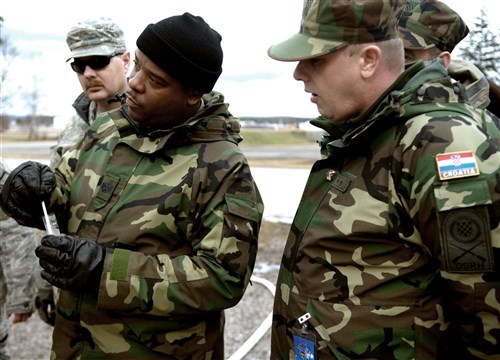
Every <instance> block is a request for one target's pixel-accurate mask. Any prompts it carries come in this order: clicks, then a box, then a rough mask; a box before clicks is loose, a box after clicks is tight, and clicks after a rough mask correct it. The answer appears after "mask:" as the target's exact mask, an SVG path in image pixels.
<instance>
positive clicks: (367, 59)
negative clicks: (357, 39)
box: [359, 45, 382, 79]
mask: <svg viewBox="0 0 500 360" xmlns="http://www.w3.org/2000/svg"><path fill="white" fill-rule="evenodd" d="M381 57H382V51H381V50H380V48H379V47H378V46H376V45H368V46H365V47H364V48H363V49H362V50H361V53H360V57H359V61H360V69H361V76H362V77H363V78H365V79H366V78H370V77H372V76H373V74H374V73H375V72H376V70H377V68H378V67H379V65H380V61H381Z"/></svg>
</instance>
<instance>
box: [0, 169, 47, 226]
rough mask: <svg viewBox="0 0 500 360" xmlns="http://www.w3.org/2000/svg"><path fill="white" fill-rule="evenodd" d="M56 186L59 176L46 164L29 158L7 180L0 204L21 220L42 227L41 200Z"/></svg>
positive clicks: (8, 213)
mask: <svg viewBox="0 0 500 360" xmlns="http://www.w3.org/2000/svg"><path fill="white" fill-rule="evenodd" d="M55 187H56V177H55V175H54V173H53V172H52V170H51V169H50V168H49V167H48V166H47V165H44V164H41V163H38V162H35V161H27V162H24V163H22V164H21V165H19V166H18V167H17V168H15V169H14V170H13V171H12V172H11V173H10V174H9V176H8V177H7V180H5V183H4V185H3V188H2V197H1V202H0V205H1V206H2V209H3V211H4V212H5V213H6V214H7V215H8V216H10V217H12V218H14V219H15V220H16V221H17V222H18V223H19V224H21V225H25V226H31V227H37V228H39V229H43V228H44V225H43V221H42V215H43V214H42V207H41V203H42V201H45V200H48V199H49V198H50V194H51V193H52V191H54V188H55Z"/></svg>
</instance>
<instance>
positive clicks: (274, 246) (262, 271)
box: [9, 222, 290, 360]
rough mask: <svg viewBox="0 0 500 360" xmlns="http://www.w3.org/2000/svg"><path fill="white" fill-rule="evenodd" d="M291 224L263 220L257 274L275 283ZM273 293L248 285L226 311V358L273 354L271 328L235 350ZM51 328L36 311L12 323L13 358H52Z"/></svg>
mask: <svg viewBox="0 0 500 360" xmlns="http://www.w3.org/2000/svg"><path fill="white" fill-rule="evenodd" d="M289 228H290V225H289V224H281V223H269V222H264V223H263V224H262V227H261V232H260V236H259V251H258V255H257V262H256V266H255V269H254V276H257V277H259V278H263V279H266V280H268V281H269V282H271V283H272V285H274V284H275V283H276V277H277V274H278V268H279V263H280V261H281V254H282V250H283V246H284V244H285V240H286V237H287V235H288V229H289ZM272 304H273V295H272V294H271V293H270V292H269V290H267V288H266V287H265V286H263V285H261V284H260V283H257V282H253V284H252V285H251V286H249V287H248V289H247V292H246V293H245V295H244V296H243V299H242V300H241V301H240V303H239V304H238V305H237V306H235V307H233V308H231V309H228V310H227V311H226V331H225V333H226V359H231V360H240V359H241V360H265V359H269V354H270V351H269V349H270V330H268V331H267V332H266V334H265V335H264V336H263V337H262V339H261V340H260V341H259V342H258V343H257V344H256V345H255V346H254V347H253V348H252V349H251V350H250V351H249V352H248V353H247V354H246V355H245V356H244V357H238V358H236V357H233V358H232V356H233V355H234V353H235V352H236V351H237V350H238V348H240V346H241V345H242V344H243V343H244V342H245V341H246V339H247V338H249V337H250V336H251V335H252V333H253V332H254V331H255V330H256V329H257V328H258V327H259V325H261V323H262V322H263V321H264V319H265V318H266V317H267V316H268V315H269V314H270V313H271V311H272ZM51 332H52V328H51V327H50V326H49V325H47V324H45V323H44V322H43V321H41V320H40V318H39V317H38V315H37V313H35V314H33V316H31V318H30V319H28V320H27V321H26V322H24V323H19V324H14V325H12V326H11V331H10V335H9V346H10V352H11V358H12V360H45V359H49V353H50V346H51Z"/></svg>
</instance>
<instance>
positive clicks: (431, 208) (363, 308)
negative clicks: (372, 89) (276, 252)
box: [271, 61, 500, 360]
mask: <svg viewBox="0 0 500 360" xmlns="http://www.w3.org/2000/svg"><path fill="white" fill-rule="evenodd" d="M464 93H465V90H464V88H463V87H462V86H461V85H459V84H452V83H451V82H450V81H449V78H448V77H447V73H446V69H445V68H444V67H443V66H442V62H441V61H434V62H431V63H429V64H424V63H423V62H422V61H418V62H415V63H413V64H412V65H411V67H409V68H408V69H407V70H406V71H405V73H404V74H403V75H402V76H401V77H400V78H399V79H398V80H397V81H396V82H395V84H394V85H393V87H392V88H391V89H390V91H389V92H388V93H386V95H385V96H383V97H382V98H380V99H379V101H378V102H377V103H376V104H374V106H373V107H372V108H370V109H369V110H368V111H367V112H366V113H365V114H363V115H361V116H360V117H359V118H356V119H352V120H350V121H348V122H345V123H342V124H338V123H335V122H332V121H331V120H326V119H323V118H319V119H317V120H313V121H312V123H313V124H315V125H317V126H319V127H320V128H323V129H324V130H325V131H327V133H328V136H326V137H325V138H324V141H323V142H322V152H323V154H324V155H325V158H324V159H322V160H319V161H317V162H316V163H315V164H314V165H313V167H312V170H311V173H310V176H309V179H308V181H307V185H306V189H305V191H304V194H303V196H302V200H301V202H300V205H299V208H298V211H297V213H296V216H295V219H294V221H293V224H292V227H291V230H290V234H289V237H288V240H287V242H286V245H285V249H284V255H283V258H282V263H281V268H280V271H279V277H278V281H277V287H276V296H275V304H274V316H273V327H272V345H271V346H272V354H271V358H272V359H273V360H274V359H295V354H294V351H293V349H294V347H293V338H292V333H291V331H292V329H299V328H300V324H299V321H298V320H297V319H298V318H299V317H300V316H302V315H304V314H305V313H310V315H311V316H312V317H311V319H310V320H309V321H308V323H307V325H308V327H309V329H311V330H312V331H313V332H314V334H315V336H316V339H317V343H318V345H317V346H318V358H319V359H384V360H390V359H464V358H482V359H486V358H489V359H492V358H498V357H499V355H500V352H499V349H500V347H499V341H500V321H499V320H500V306H499V304H500V287H499V285H500V272H499V265H500V256H499V255H500V228H499V215H500V208H499V206H500V189H499V177H500V171H499V164H500V153H499V150H498V146H496V145H495V143H497V144H498V130H499V123H498V118H490V117H489V115H488V114H487V113H486V112H484V111H480V110H475V109H474V108H472V107H471V106H470V105H468V104H467V103H465V101H466V99H465V98H464V97H463V94H464ZM483 123H487V124H490V125H492V126H496V133H495V134H493V135H492V136H493V137H495V136H496V138H495V139H493V138H491V137H488V136H487V134H486V133H485V130H484V129H483V128H481V126H480V125H481V124H483ZM466 150H471V151H473V152H474V154H475V159H476V162H477V165H478V168H479V171H480V175H478V176H473V177H464V178H457V179H451V180H447V181H441V180H439V177H438V171H437V166H436V160H435V158H436V155H437V154H442V153H450V152H457V151H466ZM462 241H463V242H462Z"/></svg>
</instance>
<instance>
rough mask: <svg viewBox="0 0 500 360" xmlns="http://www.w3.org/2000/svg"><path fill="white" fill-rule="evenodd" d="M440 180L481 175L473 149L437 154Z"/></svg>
mask: <svg viewBox="0 0 500 360" xmlns="http://www.w3.org/2000/svg"><path fill="white" fill-rule="evenodd" d="M436 164H437V168H438V172H439V179H440V180H450V179H457V178H463V177H469V176H477V175H479V169H478V167H477V162H476V157H475V156H474V152H473V151H458V152H452V153H446V154H439V155H436Z"/></svg>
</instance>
